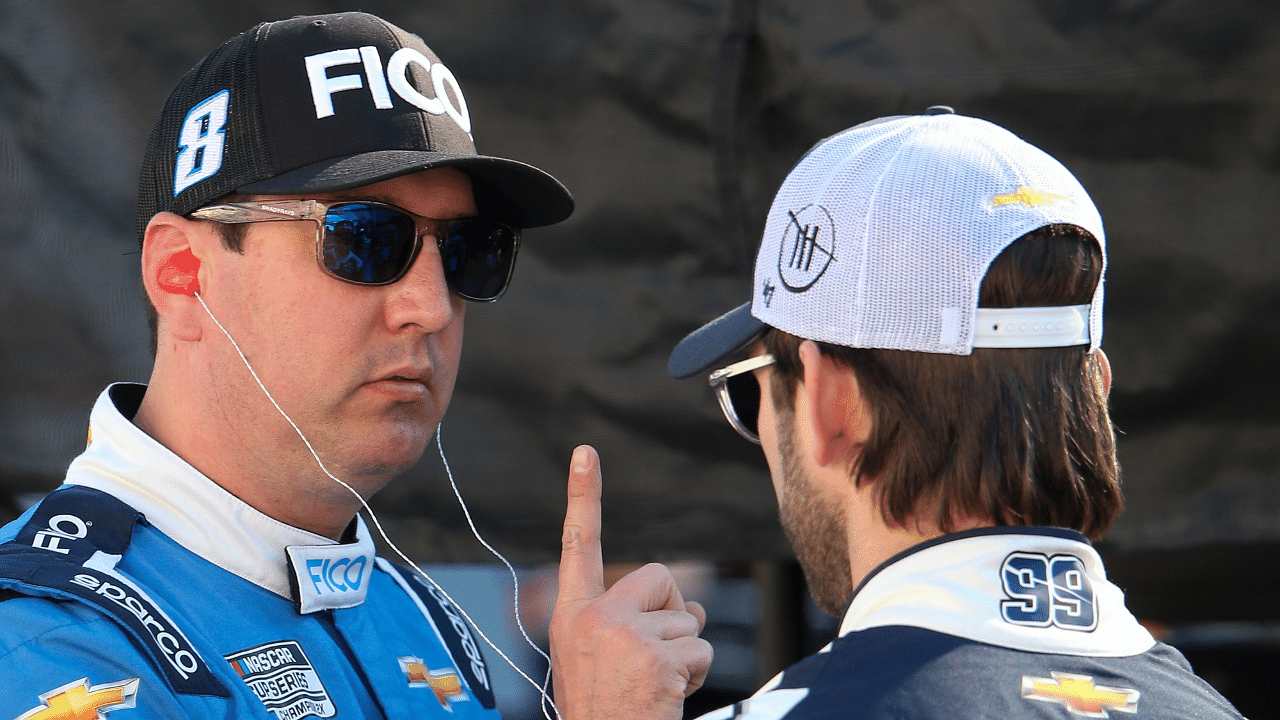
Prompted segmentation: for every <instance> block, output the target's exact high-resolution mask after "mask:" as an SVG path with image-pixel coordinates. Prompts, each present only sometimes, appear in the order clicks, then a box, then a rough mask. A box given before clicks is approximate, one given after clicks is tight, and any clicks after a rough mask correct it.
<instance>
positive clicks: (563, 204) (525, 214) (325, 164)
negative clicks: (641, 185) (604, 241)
mask: <svg viewBox="0 0 1280 720" xmlns="http://www.w3.org/2000/svg"><path fill="white" fill-rule="evenodd" d="M440 167H456V168H458V169H459V170H461V171H463V172H465V173H466V174H467V175H468V176H469V177H470V178H471V183H472V189H473V192H474V193H475V196H476V204H477V205H478V207H479V209H480V212H481V214H483V215H485V216H486V217H493V218H495V219H498V220H502V221H504V222H508V223H511V224H512V225H515V226H517V227H521V228H529V227H541V226H543V225H553V224H555V223H558V222H560V221H561V220H564V219H565V218H567V217H569V215H570V214H572V213H573V196H572V195H570V194H569V191H568V190H567V189H566V188H565V186H564V185H562V184H560V181H559V180H556V179H555V178H554V177H552V176H551V175H550V174H548V173H546V172H544V171H542V170H539V169H538V168H536V167H533V166H532V165H526V164H525V163H522V162H519V161H516V160H507V159H505V158H498V157H490V156H488V155H457V154H451V153H438V152H429V151H423V150H378V151H374V152H365V153H360V154H357V155H348V156H345V157H338V158H332V159H330V160H324V161H322V162H317V163H312V164H310V165H307V166H305V167H301V168H298V169H297V170H292V171H290V172H286V173H282V174H280V175H277V176H275V177H272V178H268V179H266V180H260V181H258V182H255V183H250V184H249V185H245V186H243V187H241V188H238V192H241V193H246V194H253V195H300V194H306V193H319V192H334V191H337V190H349V189H351V188H356V187H361V186H364V185H371V184H373V183H376V182H381V181H383V180H390V179H392V178H396V177H400V176H401V175H408V174H409V173H413V172H418V171H420V170H430V169H432V168H440Z"/></svg>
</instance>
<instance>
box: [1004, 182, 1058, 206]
mask: <svg viewBox="0 0 1280 720" xmlns="http://www.w3.org/2000/svg"><path fill="white" fill-rule="evenodd" d="M1069 202H1071V198H1069V197H1067V196H1066V195H1055V194H1054V193H1050V192H1045V191H1043V190H1039V189H1036V188H1033V187H1026V186H1022V187H1019V188H1018V189H1017V190H1014V191H1013V192H1011V193H1005V194H1003V195H995V196H993V197H992V198H991V207H1004V206H1005V205H1026V206H1027V207H1032V208H1034V207H1043V206H1045V205H1059V204H1061V203H1069Z"/></svg>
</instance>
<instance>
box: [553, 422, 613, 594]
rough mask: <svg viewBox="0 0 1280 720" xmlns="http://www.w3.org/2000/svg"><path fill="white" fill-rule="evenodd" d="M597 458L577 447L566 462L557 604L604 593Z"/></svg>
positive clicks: (587, 449)
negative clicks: (566, 492)
mask: <svg viewBox="0 0 1280 720" xmlns="http://www.w3.org/2000/svg"><path fill="white" fill-rule="evenodd" d="M601 483H602V481H601V477H600V456H599V455H597V454H596V451H595V449H594V448H592V447H591V446H590V445H579V446H578V447H577V448H575V449H574V451H573V459H572V460H571V461H570V463H569V484H568V496H569V501H568V505H567V506H566V507H565V511H564V534H563V535H562V536H561V543H560V596H559V598H558V599H557V600H556V603H557V604H562V603H566V602H576V601H583V600H594V599H595V598H597V597H599V596H600V595H602V594H603V593H604V560H603V558H602V556H601V554H600V494H601Z"/></svg>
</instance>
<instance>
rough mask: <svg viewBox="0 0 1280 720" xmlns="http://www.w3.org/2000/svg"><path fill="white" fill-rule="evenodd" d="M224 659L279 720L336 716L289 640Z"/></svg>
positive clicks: (308, 664) (303, 655)
mask: <svg viewBox="0 0 1280 720" xmlns="http://www.w3.org/2000/svg"><path fill="white" fill-rule="evenodd" d="M226 659H227V662H229V663H231V669H233V670H235V671H236V674H237V675H239V676H240V677H241V678H243V679H244V681H245V683H246V684H247V685H248V686H249V688H250V689H251V690H253V692H254V694H255V695H257V696H258V699H259V700H261V701H262V704H263V705H266V706H267V710H269V711H271V712H273V713H275V716H276V717H277V718H279V720H299V719H300V718H307V717H321V718H331V717H333V716H335V715H337V714H338V709H337V708H336V707H334V704H333V699H332V698H330V697H329V691H328V690H325V687H324V684H323V683H321V682H320V676H319V675H318V674H317V673H316V670H315V668H314V667H312V665H311V661H310V660H308V659H307V655H306V653H304V652H302V646H301V645H299V644H298V643H297V642H295V641H293V640H285V641H282V642H275V643H269V644H267V645H259V646H258V647H255V648H250V649H248V650H241V651H240V652H238V653H234V654H231V655H227V656H226Z"/></svg>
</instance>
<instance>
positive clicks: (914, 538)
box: [848, 482, 994, 591]
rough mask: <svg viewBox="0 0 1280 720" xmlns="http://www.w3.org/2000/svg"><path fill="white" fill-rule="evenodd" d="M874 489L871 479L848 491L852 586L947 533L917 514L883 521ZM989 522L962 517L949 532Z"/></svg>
mask: <svg viewBox="0 0 1280 720" xmlns="http://www.w3.org/2000/svg"><path fill="white" fill-rule="evenodd" d="M874 488H875V483H874V482H870V483H864V484H863V485H862V487H860V488H858V489H856V490H855V491H854V492H853V493H851V494H850V502H849V506H848V513H849V515H848V517H849V526H848V527H849V533H848V535H849V574H850V577H851V578H852V580H853V587H855V588H856V587H857V586H858V584H859V583H861V582H862V581H863V580H864V579H865V578H866V577H867V575H869V574H870V573H871V571H872V570H875V569H876V568H877V567H879V566H880V565H881V564H883V563H884V561H886V560H888V559H889V558H891V557H893V556H894V555H897V554H898V553H900V552H902V551H904V550H909V549H910V548H913V547H915V546H916V545H919V544H920V543H923V542H926V541H929V540H932V539H934V538H937V537H941V536H943V535H946V534H947V533H944V532H943V531H942V530H941V529H939V528H938V526H937V524H936V523H934V522H932V521H928V520H925V519H924V518H923V517H921V516H918V515H917V516H912V517H910V518H908V519H907V521H906V522H905V523H904V524H902V525H898V524H896V523H890V522H887V521H886V520H885V518H884V517H883V516H882V514H881V512H880V506H879V503H878V502H877V501H876V499H875V495H874V492H873V490H874ZM993 524H994V523H992V522H991V521H989V520H984V519H981V518H965V519H963V520H961V521H960V522H958V523H957V524H956V527H955V528H953V529H952V530H950V531H949V532H960V531H963V530H972V529H974V528H980V527H989V526H991V525H993ZM850 590H851V591H852V588H850Z"/></svg>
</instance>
